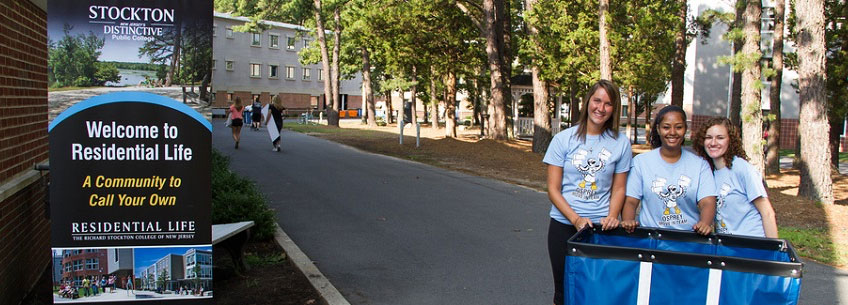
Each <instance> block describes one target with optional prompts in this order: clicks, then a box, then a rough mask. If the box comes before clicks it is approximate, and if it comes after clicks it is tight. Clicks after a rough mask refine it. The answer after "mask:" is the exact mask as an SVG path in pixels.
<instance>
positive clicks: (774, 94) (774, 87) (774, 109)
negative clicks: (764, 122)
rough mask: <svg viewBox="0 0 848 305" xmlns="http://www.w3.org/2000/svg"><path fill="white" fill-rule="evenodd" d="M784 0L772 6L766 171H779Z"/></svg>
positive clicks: (771, 172) (773, 172)
mask: <svg viewBox="0 0 848 305" xmlns="http://www.w3.org/2000/svg"><path fill="white" fill-rule="evenodd" d="M785 6H786V5H785V2H784V0H777V3H776V5H775V7H774V46H773V48H772V52H773V53H772V67H774V72H775V74H774V76H772V79H771V89H770V91H769V106H770V108H771V110H770V111H769V113H770V114H771V117H770V118H769V122H770V124H769V129H768V144H767V145H768V152H767V153H766V173H767V174H779V173H780V117H781V115H780V88H781V85H782V84H783V15H784V13H783V12H784V11H785Z"/></svg>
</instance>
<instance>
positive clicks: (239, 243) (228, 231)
mask: <svg viewBox="0 0 848 305" xmlns="http://www.w3.org/2000/svg"><path fill="white" fill-rule="evenodd" d="M253 224H254V223H253V221H242V222H234V223H224V224H217V225H212V245H213V246H216V245H217V246H220V247H223V248H224V249H226V250H227V252H229V253H230V257H232V259H233V265H234V266H235V271H236V273H241V272H242V271H247V269H248V266H247V264H246V263H245V262H244V245H245V244H247V241H248V240H249V239H250V227H252V226H253Z"/></svg>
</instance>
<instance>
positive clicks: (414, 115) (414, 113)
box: [409, 65, 418, 128]
mask: <svg viewBox="0 0 848 305" xmlns="http://www.w3.org/2000/svg"><path fill="white" fill-rule="evenodd" d="M410 89H411V90H410V91H411V92H410V95H411V97H410V98H409V102H410V103H411V104H410V105H409V109H410V111H409V112H410V113H409V120H410V121H411V122H410V123H412V128H415V124H418V105H417V104H418V98H417V96H418V68H417V67H415V65H413V66H412V88H410Z"/></svg>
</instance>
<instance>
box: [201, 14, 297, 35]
mask: <svg viewBox="0 0 848 305" xmlns="http://www.w3.org/2000/svg"><path fill="white" fill-rule="evenodd" d="M215 18H223V19H230V20H237V21H241V22H249V21H250V18H247V17H242V16H233V15H231V14H230V13H220V12H215ZM260 22H261V23H262V24H266V25H270V26H275V27H278V28H286V29H292V30H297V31H308V30H309V29H307V28H305V27H302V26H299V25H296V24H291V23H284V22H277V21H268V20H262V21H260Z"/></svg>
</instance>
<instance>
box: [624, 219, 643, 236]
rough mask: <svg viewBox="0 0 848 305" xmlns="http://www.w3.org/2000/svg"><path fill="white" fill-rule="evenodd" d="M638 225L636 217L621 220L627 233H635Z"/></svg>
mask: <svg viewBox="0 0 848 305" xmlns="http://www.w3.org/2000/svg"><path fill="white" fill-rule="evenodd" d="M638 226H639V222H638V221H636V220H635V219H631V220H622V221H621V227H622V228H624V230H625V231H627V233H633V230H636V227H638Z"/></svg>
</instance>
